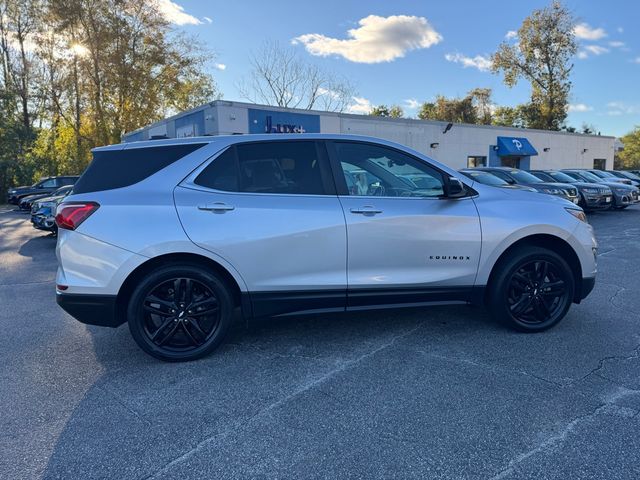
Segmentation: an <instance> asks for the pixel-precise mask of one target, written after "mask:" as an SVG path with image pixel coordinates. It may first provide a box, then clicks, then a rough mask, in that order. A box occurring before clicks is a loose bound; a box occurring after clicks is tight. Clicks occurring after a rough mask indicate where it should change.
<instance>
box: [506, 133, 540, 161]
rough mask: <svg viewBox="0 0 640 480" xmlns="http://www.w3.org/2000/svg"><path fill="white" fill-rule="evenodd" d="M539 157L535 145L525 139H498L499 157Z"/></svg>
mask: <svg viewBox="0 0 640 480" xmlns="http://www.w3.org/2000/svg"><path fill="white" fill-rule="evenodd" d="M529 155H538V152H537V151H536V149H535V148H533V145H531V143H530V142H529V140H527V139H526V138H524V137H498V156H499V157H526V156H529Z"/></svg>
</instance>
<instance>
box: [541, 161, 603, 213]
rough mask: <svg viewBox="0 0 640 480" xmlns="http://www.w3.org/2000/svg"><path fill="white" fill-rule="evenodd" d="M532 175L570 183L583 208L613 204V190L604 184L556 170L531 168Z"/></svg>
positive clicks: (550, 180) (548, 180)
mask: <svg viewBox="0 0 640 480" xmlns="http://www.w3.org/2000/svg"><path fill="white" fill-rule="evenodd" d="M530 173H532V174H533V175H535V176H536V177H538V178H539V179H540V180H543V181H545V182H562V183H570V184H572V185H575V186H576V187H577V188H578V194H579V200H578V205H580V206H581V207H582V209H583V210H609V209H610V208H611V207H612V205H613V192H612V191H611V188H609V187H608V186H607V185H604V184H597V183H590V182H582V181H580V180H576V179H575V178H573V177H572V176H570V175H567V174H566V173H564V172H559V171H557V170H531V172H530Z"/></svg>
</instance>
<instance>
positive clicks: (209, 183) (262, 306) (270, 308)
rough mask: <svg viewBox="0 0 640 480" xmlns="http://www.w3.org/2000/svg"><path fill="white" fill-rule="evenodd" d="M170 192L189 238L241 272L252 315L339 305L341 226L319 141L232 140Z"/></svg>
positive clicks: (343, 254)
mask: <svg viewBox="0 0 640 480" xmlns="http://www.w3.org/2000/svg"><path fill="white" fill-rule="evenodd" d="M175 200H176V206H177V209H178V214H179V216H180V220H181V221H182V224H183V226H184V228H185V231H186V233H187V234H188V235H189V237H190V238H191V240H192V241H193V242H194V243H196V244H197V245H199V246H201V247H203V248H205V249H207V250H209V251H211V252H213V253H215V254H217V255H219V256H221V257H222V258H224V259H225V260H226V261H227V262H229V263H230V264H231V265H233V267H234V268H235V269H236V270H237V271H238V272H239V273H240V275H241V276H242V277H243V279H244V281H245V283H246V284H247V287H248V288H249V290H250V295H251V300H252V303H253V307H254V314H255V315H263V314H264V315H272V314H279V313H285V312H287V311H298V310H314V309H316V308H318V309H320V308H321V309H344V306H345V301H346V261H347V260H346V256H347V239H346V227H345V220H344V215H343V213H342V208H341V206H340V202H339V200H338V197H337V195H336V191H335V184H334V183H333V179H332V176H331V172H330V168H329V166H328V159H327V156H326V150H325V149H324V145H323V144H320V143H318V142H316V141H313V140H299V141H298V140H286V141H266V142H246V143H239V144H237V145H235V146H231V147H230V148H228V149H227V150H225V151H224V152H222V153H221V154H220V155H218V156H217V157H216V158H215V159H213V160H212V161H211V162H210V163H209V164H208V165H206V166H205V167H204V168H203V169H200V170H199V171H198V172H195V173H194V175H192V178H191V179H187V180H186V181H185V182H183V183H182V184H181V185H180V186H179V187H178V188H177V189H176V190H175Z"/></svg>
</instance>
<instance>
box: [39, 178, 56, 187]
mask: <svg viewBox="0 0 640 480" xmlns="http://www.w3.org/2000/svg"><path fill="white" fill-rule="evenodd" d="M38 186H39V187H40V188H54V187H55V186H56V179H55V178H49V179H48V180H45V181H44V182H41V183H40V184H39V185H38Z"/></svg>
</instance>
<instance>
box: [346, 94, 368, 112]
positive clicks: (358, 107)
mask: <svg viewBox="0 0 640 480" xmlns="http://www.w3.org/2000/svg"><path fill="white" fill-rule="evenodd" d="M353 101H354V103H352V104H351V105H349V108H347V112H348V113H359V114H362V115H368V114H369V112H371V109H372V108H373V105H372V104H371V100H369V99H367V98H363V97H353Z"/></svg>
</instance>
